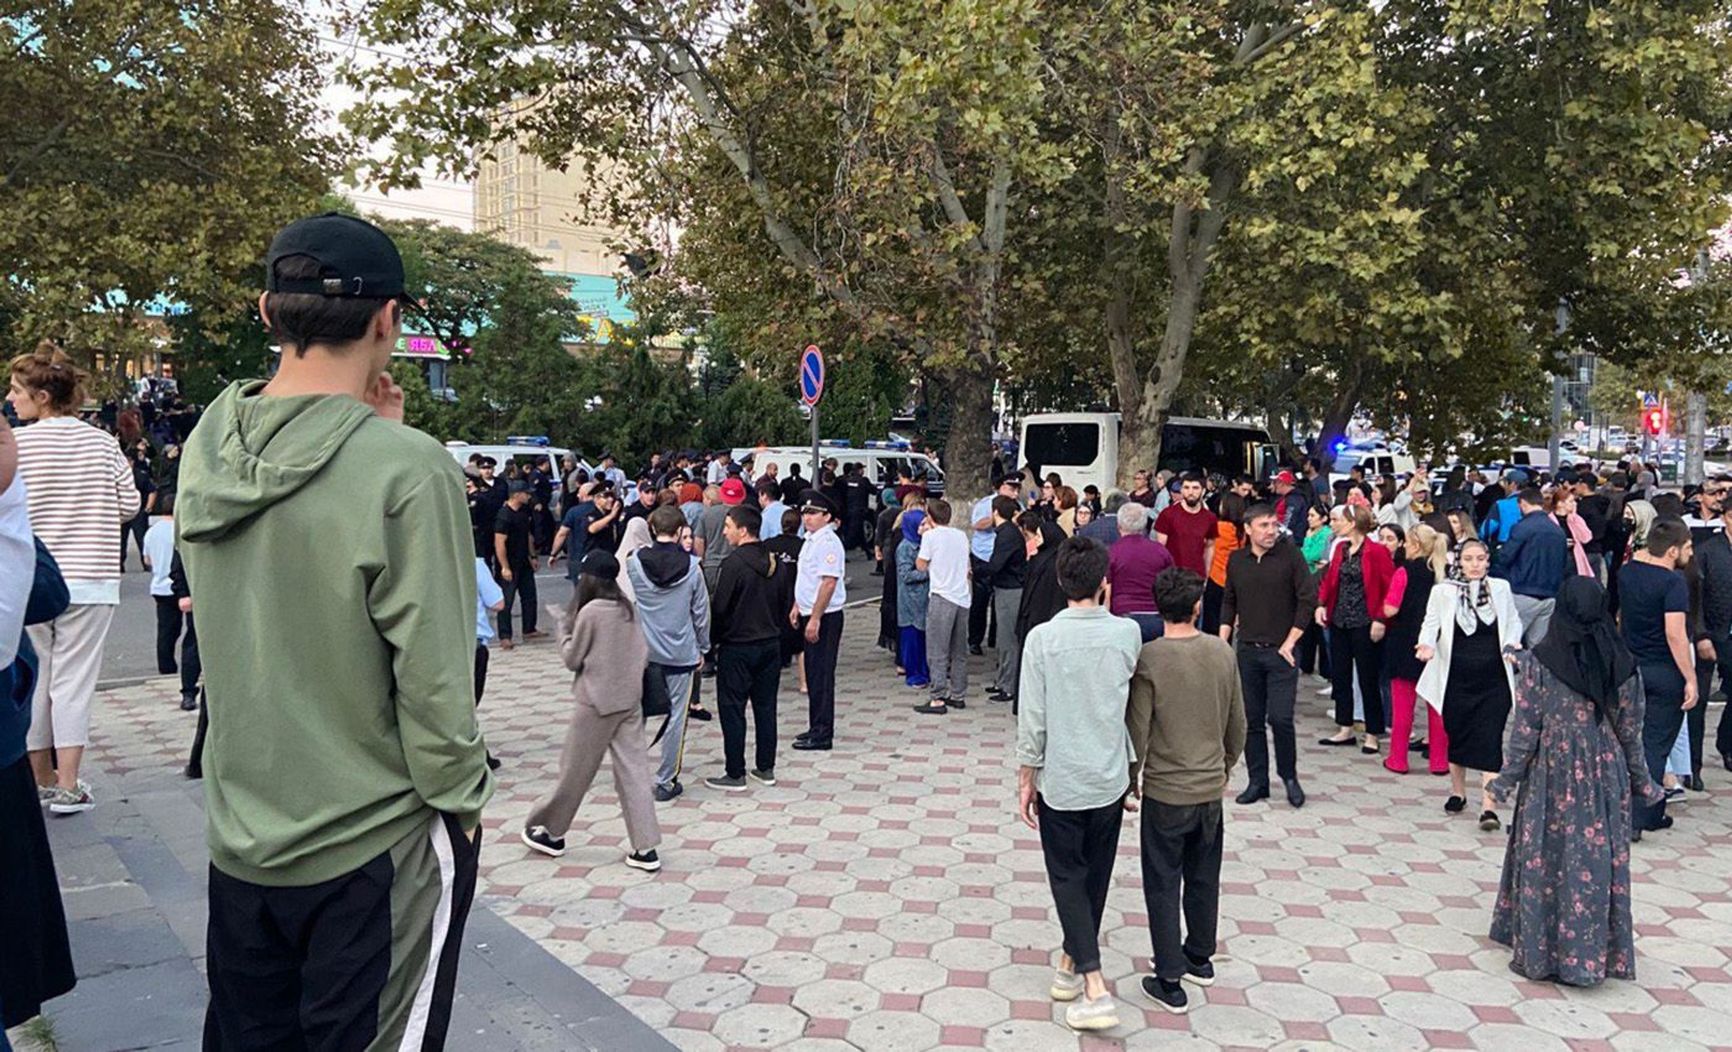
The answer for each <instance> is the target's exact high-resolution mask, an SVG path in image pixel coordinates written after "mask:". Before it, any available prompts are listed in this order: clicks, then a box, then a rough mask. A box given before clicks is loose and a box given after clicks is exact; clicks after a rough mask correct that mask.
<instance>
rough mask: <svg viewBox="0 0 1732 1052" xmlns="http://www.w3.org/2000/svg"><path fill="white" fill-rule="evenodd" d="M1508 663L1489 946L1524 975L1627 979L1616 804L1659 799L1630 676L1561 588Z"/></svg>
mask: <svg viewBox="0 0 1732 1052" xmlns="http://www.w3.org/2000/svg"><path fill="white" fill-rule="evenodd" d="M1515 662H1516V667H1515V671H1516V677H1515V679H1516V691H1515V695H1516V711H1515V715H1514V719H1513V723H1514V726H1513V727H1512V728H1511V729H1510V739H1509V745H1508V747H1507V748H1506V749H1505V751H1504V766H1503V770H1502V771H1501V772H1500V773H1499V774H1498V776H1497V778H1496V779H1494V780H1493V781H1492V783H1491V785H1490V786H1489V791H1490V792H1491V794H1492V795H1493V796H1494V797H1496V798H1497V799H1498V800H1504V799H1506V798H1507V797H1508V795H1509V793H1510V792H1511V791H1512V790H1514V791H1516V794H1517V795H1516V807H1515V816H1514V818H1513V819H1512V820H1511V823H1510V824H1511V835H1510V841H1509V850H1508V853H1507V854H1506V855H1505V856H1504V866H1503V880H1502V883H1501V885H1500V886H1499V888H1498V895H1497V905H1496V907H1495V908H1494V910H1493V912H1492V922H1491V937H1492V938H1493V939H1494V940H1496V941H1497V942H1500V943H1503V944H1504V945H1506V946H1509V947H1510V949H1511V950H1513V951H1514V954H1513V956H1512V957H1511V960H1510V968H1511V970H1513V971H1515V972H1516V973H1517V974H1519V975H1523V976H1526V977H1527V978H1530V979H1536V980H1542V981H1552V982H1560V983H1566V984H1568V985H1571V986H1596V985H1598V984H1599V983H1601V982H1603V981H1604V980H1605V979H1607V978H1608V977H1609V978H1613V979H1634V978H1635V977H1636V952H1635V943H1634V938H1633V929H1632V926H1631V920H1630V840H1631V821H1630V794H1631V793H1637V794H1640V795H1641V796H1643V797H1644V798H1645V799H1647V800H1650V801H1656V802H1657V801H1658V800H1659V799H1660V798H1661V797H1662V795H1663V794H1662V791H1661V790H1660V788H1659V787H1658V786H1656V785H1655V784H1654V781H1653V779H1652V778H1651V777H1650V776H1649V773H1648V769H1647V765H1646V763H1645V762H1644V760H1643V758H1642V730H1641V728H1642V708H1643V700H1642V687H1641V678H1640V677H1639V676H1638V675H1637V671H1636V663H1635V659H1634V658H1632V657H1631V656H1630V652H1629V650H1628V649H1627V648H1626V647H1625V646H1624V642H1623V640H1622V639H1621V638H1620V637H1619V635H1618V633H1617V631H1616V629H1615V628H1614V627H1613V624H1612V616H1611V613H1610V612H1609V610H1608V609H1607V602H1606V594H1605V590H1604V589H1602V588H1601V587H1600V585H1599V583H1598V582H1597V581H1595V580H1594V579H1593V578H1591V577H1571V578H1568V579H1566V580H1565V582H1564V584H1563V586H1562V587H1561V588H1560V589H1559V590H1558V597H1557V608H1556V611H1555V613H1554V614H1553V618H1552V624H1551V629H1550V630H1549V631H1548V633H1547V634H1546V637H1545V638H1544V639H1543V640H1541V641H1540V643H1539V644H1538V645H1536V646H1535V647H1534V649H1533V650H1532V651H1531V652H1525V653H1520V654H1518V655H1516V657H1515ZM1518 787H1519V789H1518Z"/></svg>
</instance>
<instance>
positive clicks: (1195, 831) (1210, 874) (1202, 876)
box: [1126, 567, 1245, 1013]
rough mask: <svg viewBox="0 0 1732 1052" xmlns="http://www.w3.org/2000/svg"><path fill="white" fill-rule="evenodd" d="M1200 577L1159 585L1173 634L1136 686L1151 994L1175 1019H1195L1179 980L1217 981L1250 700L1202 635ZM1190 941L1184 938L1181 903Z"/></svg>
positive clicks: (1167, 579) (1148, 653) (1134, 788)
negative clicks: (1234, 788)
mask: <svg viewBox="0 0 1732 1052" xmlns="http://www.w3.org/2000/svg"><path fill="white" fill-rule="evenodd" d="M1202 599H1203V578H1202V576H1201V575H1200V574H1197V573H1194V572H1192V571H1190V570H1185V569H1181V568H1179V567H1172V568H1169V569H1166V570H1163V571H1161V575H1160V576H1159V577H1157V578H1155V605H1156V606H1158V607H1159V608H1160V611H1161V619H1162V620H1163V621H1164V622H1165V624H1166V633H1165V634H1164V635H1162V636H1161V637H1160V638H1159V639H1155V640H1153V641H1151V642H1149V643H1148V644H1146V645H1145V646H1144V647H1143V649H1142V653H1141V654H1140V655H1139V656H1138V658H1137V671H1136V674H1135V675H1133V676H1132V677H1131V703H1130V708H1129V709H1128V711H1127V713H1126V721H1127V722H1128V723H1129V725H1130V732H1131V755H1132V756H1133V757H1135V758H1134V759H1133V760H1132V761H1131V793H1132V795H1133V796H1135V795H1138V794H1140V795H1141V796H1142V811H1143V820H1142V854H1143V898H1144V901H1145V903H1146V906H1147V909H1148V913H1149V935H1150V939H1151V940H1152V941H1153V943H1154V950H1155V974H1154V975H1152V976H1145V977H1144V978H1143V992H1144V993H1145V994H1147V995H1148V996H1149V998H1150V1000H1152V1001H1154V1002H1155V1003H1156V1004H1158V1005H1160V1006H1161V1007H1162V1008H1165V1009H1166V1010H1167V1011H1169V1012H1178V1013H1183V1012H1185V1011H1187V1010H1188V1009H1189V1000H1188V998H1187V997H1186V996H1185V990H1184V987H1183V986H1182V985H1181V984H1180V980H1181V979H1182V980H1184V981H1186V982H1191V983H1195V984H1196V985H1198V986H1208V985H1210V984H1212V983H1213V982H1214V981H1215V966H1214V965H1213V964H1212V963H1211V961H1210V958H1212V957H1213V956H1214V955H1215V927H1216V922H1217V920H1218V919H1219V912H1220V899H1221V840H1222V836H1223V833H1224V832H1225V830H1224V828H1223V824H1222V818H1221V794H1222V793H1223V792H1225V791H1226V788H1227V775H1228V774H1229V773H1230V772H1231V771H1232V770H1233V765H1234V764H1236V763H1238V762H1239V754H1240V753H1241V752H1243V751H1244V748H1245V701H1244V696H1243V694H1242V692H1241V688H1240V684H1239V669H1238V666H1237V664H1236V662H1235V661H1234V659H1233V648H1232V647H1230V646H1228V645H1227V644H1226V643H1225V642H1224V641H1222V640H1220V639H1218V638H1216V637H1214V636H1210V635H1205V634H1203V633H1202V632H1199V631H1198V630H1197V626H1196V618H1197V614H1198V611H1199V609H1200V608H1201V605H1202ZM1181 901H1182V902H1183V913H1184V922H1185V929H1186V935H1185V938H1184V940H1183V941H1182V942H1181V941H1180V938H1179V916H1180V903H1181Z"/></svg>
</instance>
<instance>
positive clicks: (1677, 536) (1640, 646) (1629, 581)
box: [1618, 518, 1697, 840]
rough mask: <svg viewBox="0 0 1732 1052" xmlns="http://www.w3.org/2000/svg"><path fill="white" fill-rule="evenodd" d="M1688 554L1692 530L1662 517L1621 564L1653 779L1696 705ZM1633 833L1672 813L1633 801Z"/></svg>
mask: <svg viewBox="0 0 1732 1052" xmlns="http://www.w3.org/2000/svg"><path fill="white" fill-rule="evenodd" d="M1690 557H1691V544H1690V529H1689V527H1687V526H1685V525H1684V523H1683V521H1682V520H1680V519H1672V518H1666V519H1659V520H1658V521H1656V522H1655V523H1654V525H1653V526H1651V527H1650V528H1649V529H1648V543H1647V545H1646V546H1645V547H1643V548H1641V549H1639V550H1637V551H1636V552H1635V554H1634V555H1632V556H1631V559H1630V561H1629V562H1628V563H1626V564H1625V565H1624V566H1623V567H1622V568H1621V569H1620V570H1619V571H1618V593H1619V595H1620V597H1621V601H1622V615H1623V616H1622V627H1623V632H1624V643H1625V645H1626V646H1628V647H1629V648H1630V655H1631V656H1632V657H1634V658H1635V659H1636V665H1637V668H1639V669H1640V671H1641V673H1642V693H1643V695H1644V700H1645V702H1646V707H1645V708H1644V710H1643V714H1642V752H1643V753H1644V757H1643V758H1644V760H1645V761H1646V763H1647V765H1648V772H1649V773H1650V774H1651V775H1652V776H1653V778H1654V781H1655V782H1656V783H1658V782H1660V781H1661V779H1662V778H1664V777H1665V774H1666V757H1667V756H1668V755H1670V753H1671V751H1672V746H1673V744H1674V743H1675V742H1676V741H1677V740H1678V730H1679V728H1681V727H1682V726H1683V725H1684V719H1685V714H1686V713H1688V712H1689V711H1690V710H1691V709H1693V708H1695V707H1696V704H1697V698H1696V669H1695V657H1694V654H1693V653H1692V651H1691V647H1690V636H1689V629H1688V627H1687V624H1688V620H1689V611H1690V588H1689V585H1688V584H1687V583H1686V581H1685V579H1684V575H1683V574H1681V573H1679V572H1678V568H1679V566H1681V565H1682V564H1684V563H1686V562H1688V561H1689V560H1690ZM1630 804H1631V811H1632V816H1631V817H1632V818H1633V820H1634V825H1635V833H1634V834H1633V835H1632V837H1631V839H1638V840H1639V839H1641V834H1642V833H1644V832H1647V831H1650V830H1655V829H1668V828H1670V827H1671V825H1672V819H1671V817H1670V816H1668V815H1667V814H1666V805H1665V803H1664V802H1661V803H1659V804H1657V805H1649V804H1647V803H1646V802H1644V801H1643V800H1642V798H1641V797H1640V796H1635V797H1632V798H1631V800H1630Z"/></svg>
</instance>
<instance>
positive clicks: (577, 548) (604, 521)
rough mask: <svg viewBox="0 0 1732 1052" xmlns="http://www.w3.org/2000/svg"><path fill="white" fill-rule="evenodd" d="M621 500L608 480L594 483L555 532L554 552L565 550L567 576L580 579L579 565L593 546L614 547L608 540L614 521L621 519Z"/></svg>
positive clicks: (574, 579) (572, 507) (556, 555)
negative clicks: (578, 576)
mask: <svg viewBox="0 0 1732 1052" xmlns="http://www.w3.org/2000/svg"><path fill="white" fill-rule="evenodd" d="M619 515H620V508H619V499H618V497H617V495H616V494H615V493H614V491H613V487H612V486H610V485H608V484H607V483H606V482H596V483H592V484H591V488H590V491H589V497H588V499H586V500H582V501H579V502H578V503H576V504H573V505H572V506H571V510H570V511H568V512H566V513H565V521H563V522H561V523H560V524H559V532H558V533H555V534H554V535H553V549H552V550H553V553H554V557H555V558H557V557H558V556H559V554H560V553H561V552H563V553H565V576H566V577H568V578H570V579H571V580H572V581H576V580H577V572H578V568H579V566H580V565H581V564H582V562H583V557H584V556H585V555H588V554H589V550H590V549H591V548H606V549H608V550H610V551H611V550H612V549H613V547H614V546H613V545H611V544H609V543H608V540H609V538H610V536H611V534H612V530H613V524H614V523H615V522H617V521H619Z"/></svg>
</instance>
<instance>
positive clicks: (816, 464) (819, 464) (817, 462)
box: [812, 405, 823, 489]
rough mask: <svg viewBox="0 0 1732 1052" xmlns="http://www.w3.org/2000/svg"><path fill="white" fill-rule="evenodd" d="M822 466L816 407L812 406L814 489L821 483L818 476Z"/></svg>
mask: <svg viewBox="0 0 1732 1052" xmlns="http://www.w3.org/2000/svg"><path fill="white" fill-rule="evenodd" d="M822 464H823V462H822V461H821V460H820V459H819V457H818V407H817V406H815V405H814V406H813V407H812V486H813V488H814V489H815V488H817V486H818V483H819V482H820V481H822V478H821V476H820V475H819V471H820V470H821V469H822Z"/></svg>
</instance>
